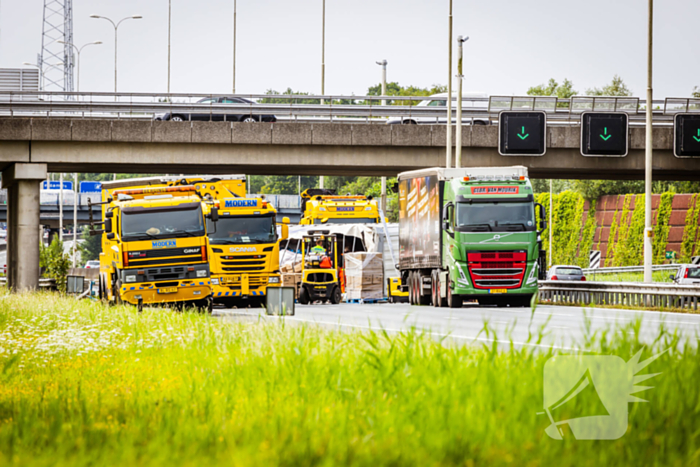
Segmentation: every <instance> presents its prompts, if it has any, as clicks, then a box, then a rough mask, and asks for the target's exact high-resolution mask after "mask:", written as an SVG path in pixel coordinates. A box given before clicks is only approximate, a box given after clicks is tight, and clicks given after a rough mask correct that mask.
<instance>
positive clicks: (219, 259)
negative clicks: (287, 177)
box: [195, 176, 289, 307]
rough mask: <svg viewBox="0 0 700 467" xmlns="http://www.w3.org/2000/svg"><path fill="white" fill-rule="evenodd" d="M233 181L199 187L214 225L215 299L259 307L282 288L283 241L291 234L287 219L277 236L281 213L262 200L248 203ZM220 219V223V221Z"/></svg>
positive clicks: (211, 229)
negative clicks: (270, 292)
mask: <svg viewBox="0 0 700 467" xmlns="http://www.w3.org/2000/svg"><path fill="white" fill-rule="evenodd" d="M238 177H242V180H243V182H242V189H238V190H237V191H234V190H233V189H231V188H227V187H229V186H230V185H231V182H229V181H226V180H221V181H205V180H202V181H201V182H198V183H195V186H197V187H199V191H200V192H201V193H202V194H203V195H204V196H205V202H204V209H205V214H208V217H209V221H208V226H209V229H208V230H209V261H210V265H211V274H212V277H211V288H212V296H213V298H214V300H215V301H216V302H217V303H222V304H224V305H226V306H228V307H231V306H243V307H245V306H260V305H261V304H262V303H263V301H264V300H265V296H266V294H267V288H268V287H279V286H280V285H281V279H280V278H281V276H280V266H279V242H280V240H285V239H286V238H287V237H288V235H289V226H288V225H287V224H288V223H289V219H288V218H286V217H285V218H284V219H283V224H282V225H281V228H280V234H279V235H278V232H277V223H276V217H277V211H276V210H275V208H274V206H273V205H272V204H271V203H269V202H268V201H266V200H265V199H263V198H248V197H246V193H245V177H243V176H238ZM215 220H216V221H215Z"/></svg>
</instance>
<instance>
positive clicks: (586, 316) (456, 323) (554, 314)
mask: <svg viewBox="0 0 700 467" xmlns="http://www.w3.org/2000/svg"><path fill="white" fill-rule="evenodd" d="M214 314H215V315H216V316H220V317H222V318H224V319H233V320H235V319H241V317H245V318H246V319H250V318H254V317H256V316H258V315H259V316H261V317H262V319H267V320H270V319H271V320H276V319H284V320H286V321H288V322H291V323H299V324H302V323H306V324H317V325H321V326H324V327H327V328H336V329H341V330H352V329H354V330H369V329H373V330H381V329H385V330H387V331H389V332H400V331H406V330H408V329H410V328H411V327H415V328H416V329H418V330H422V331H425V332H427V333H429V334H430V335H431V336H433V337H435V338H443V337H449V338H451V339H454V340H456V341H460V342H476V343H483V342H492V341H493V340H494V338H495V340H497V341H498V342H499V343H500V344H504V345H505V344H510V341H511V340H512V341H513V343H514V344H516V345H519V346H520V345H529V346H532V345H535V346H540V347H549V346H552V345H553V346H555V347H557V348H562V349H573V348H579V347H580V346H581V345H582V344H583V342H584V341H585V336H586V334H587V332H586V327H587V326H588V327H589V329H590V331H588V334H589V335H590V334H591V333H592V332H602V331H603V330H605V329H615V328H619V327H624V328H625V332H627V333H629V334H630V337H632V336H633V335H634V329H633V327H632V325H633V323H635V321H637V320H641V326H640V328H639V330H638V336H639V339H640V340H641V341H642V342H645V343H649V344H650V343H652V342H653V341H654V339H655V338H656V337H657V336H658V334H659V331H660V329H662V327H663V328H665V329H666V330H668V331H670V332H673V331H677V332H678V333H679V334H680V335H681V336H683V338H690V339H691V340H695V339H698V336H700V314H681V313H660V312H655V311H644V310H623V309H608V308H591V307H567V306H549V305H539V306H538V307H537V309H536V311H535V313H534V314H533V313H532V310H530V309H529V308H495V307H478V306H469V305H467V306H465V307H463V308H461V309H450V308H434V307H428V306H420V307H419V306H410V305H407V304H340V305H305V306H304V305H297V306H296V315H295V316H290V317H285V318H278V317H267V316H265V315H264V314H263V313H261V312H259V311H258V310H254V309H248V310H230V309H228V310H227V309H217V310H215V312H214ZM586 322H588V323H589V324H588V325H587V324H586ZM486 323H488V328H489V330H490V332H491V333H490V335H488V336H487V335H486V333H485V332H484V326H485V325H486ZM540 331H542V332H543V339H542V343H541V344H539V345H536V344H535V340H536V338H535V339H531V340H530V341H529V343H528V335H529V334H530V333H532V334H533V335H535V336H536V335H537V334H538V333H539V332H540ZM494 333H495V336H494Z"/></svg>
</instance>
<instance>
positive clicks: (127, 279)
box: [124, 274, 136, 284]
mask: <svg viewBox="0 0 700 467" xmlns="http://www.w3.org/2000/svg"><path fill="white" fill-rule="evenodd" d="M124 282H126V283H127V284H128V283H129V282H136V276H135V275H134V274H130V275H128V276H125V277H124Z"/></svg>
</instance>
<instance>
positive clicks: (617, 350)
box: [0, 294, 700, 467]
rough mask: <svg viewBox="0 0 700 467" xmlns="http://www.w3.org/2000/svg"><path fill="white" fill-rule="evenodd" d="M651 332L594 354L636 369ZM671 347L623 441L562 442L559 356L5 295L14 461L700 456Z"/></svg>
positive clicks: (5, 387) (0, 312)
mask: <svg viewBox="0 0 700 467" xmlns="http://www.w3.org/2000/svg"><path fill="white" fill-rule="evenodd" d="M639 325H640V324H639V323H636V324H635V325H634V326H631V327H628V328H621V329H616V330H608V331H606V332H604V333H599V334H593V333H590V332H589V333H588V334H587V336H586V338H585V340H584V341H583V342H581V343H580V345H581V346H583V347H584V348H586V349H588V350H589V351H592V352H594V353H602V354H615V355H619V356H621V357H623V358H624V359H625V360H628V359H629V358H630V357H631V356H632V355H633V354H634V353H635V352H636V351H637V350H639V349H640V348H641V346H640V344H639V343H638V342H637V341H636V337H635V336H636V335H638V332H639ZM630 332H636V333H637V334H630ZM489 335H493V334H492V333H491V332H489ZM540 337H541V336H540ZM534 338H535V339H537V338H538V336H537V335H536V336H535V337H534ZM668 347H672V348H673V349H674V350H672V351H670V352H667V353H665V354H664V355H663V356H662V357H661V358H659V359H658V360H657V361H655V362H654V363H653V364H652V365H651V366H649V367H647V370H645V371H646V372H649V373H658V372H663V373H662V374H661V375H660V376H657V377H655V378H654V379H653V380H651V381H649V384H647V383H644V384H647V385H648V386H656V388H655V389H651V390H648V391H645V392H643V393H641V394H639V395H640V396H641V397H643V398H644V399H648V400H649V403H646V404H645V403H636V404H630V405H629V409H630V415H629V428H628V431H627V434H626V435H625V436H624V437H623V438H621V439H619V440H615V441H576V440H574V439H571V438H570V437H568V438H566V439H564V440H563V441H555V440H552V439H550V438H549V437H548V436H547V435H546V434H545V433H544V430H545V428H546V427H547V426H548V424H549V422H548V419H547V417H546V416H543V415H537V412H542V410H543V408H542V405H543V402H542V397H543V396H542V394H543V383H542V378H543V376H542V375H543V366H544V364H545V362H546V360H547V359H548V358H549V357H550V356H551V355H552V354H553V353H554V352H553V351H551V350H546V349H544V350H543V349H541V348H538V349H536V350H533V348H522V349H517V348H508V347H507V346H506V347H505V348H500V349H499V348H498V347H496V346H492V345H481V344H478V345H477V344H474V345H472V346H464V345H457V344H455V343H453V342H448V341H442V342H440V341H436V340H435V339H432V338H429V337H427V336H425V335H422V334H421V333H420V332H418V331H411V332H406V333H401V334H386V333H381V332H380V333H372V332H366V333H360V332H350V333H341V332H337V331H329V330H324V329H321V328H317V327H307V326H297V325H289V324H287V325H285V324H284V323H283V322H281V321H279V320H275V321H273V322H263V321H261V322H258V323H226V322H222V321H220V320H217V319H212V318H210V317H208V316H206V315H200V314H195V313H173V312H170V311H167V310H158V309H153V310H150V309H149V310H146V311H145V312H144V313H143V314H138V313H136V312H135V311H134V309H133V308H129V307H112V308H109V307H105V306H103V305H101V304H99V303H94V302H93V303H91V302H76V301H75V300H73V299H68V298H59V297H58V296H57V295H48V294H44V295H35V296H11V295H6V294H3V295H0V465H22V466H34V465H38V466H49V465H50V466H67V465H70V466H76V465H77V466H82V465H100V466H101V465H108V466H129V467H134V466H147V465H192V466H194V465H197V466H200V465H213V464H221V465H246V466H248V465H289V466H297V465H328V466H331V465H344V464H352V465H367V466H375V465H416V466H425V465H516V466H523V465H528V466H538V465H557V466H569V465H571V466H573V465H576V466H579V465H592V466H600V465H653V464H657V465H678V466H685V465H692V464H698V463H700V439H699V437H700V429H699V426H700V425H699V424H698V420H699V419H700V397H699V396H700V369H699V366H698V353H697V349H696V348H693V347H692V346H688V345H680V344H679V343H678V342H677V340H676V339H675V338H674V337H673V336H672V335H670V334H668V333H665V332H662V333H661V334H660V335H659V338H658V340H657V342H656V343H655V344H654V345H652V346H651V348H649V349H646V350H645V352H644V356H643V358H646V357H648V356H649V355H651V354H652V353H657V352H659V351H660V350H662V349H666V348H668ZM584 408H585V407H584Z"/></svg>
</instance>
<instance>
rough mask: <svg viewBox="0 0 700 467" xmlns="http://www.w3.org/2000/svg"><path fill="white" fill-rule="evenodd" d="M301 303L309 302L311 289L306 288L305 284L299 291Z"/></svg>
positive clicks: (306, 303)
mask: <svg viewBox="0 0 700 467" xmlns="http://www.w3.org/2000/svg"><path fill="white" fill-rule="evenodd" d="M299 303H301V304H302V305H308V304H309V291H308V290H306V287H304V286H302V287H301V290H300V291H299Z"/></svg>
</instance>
